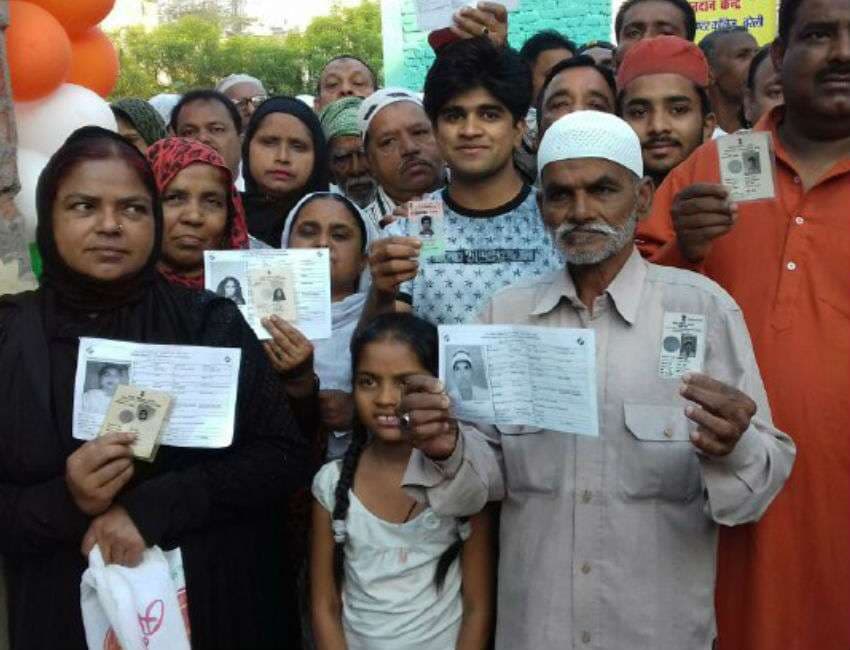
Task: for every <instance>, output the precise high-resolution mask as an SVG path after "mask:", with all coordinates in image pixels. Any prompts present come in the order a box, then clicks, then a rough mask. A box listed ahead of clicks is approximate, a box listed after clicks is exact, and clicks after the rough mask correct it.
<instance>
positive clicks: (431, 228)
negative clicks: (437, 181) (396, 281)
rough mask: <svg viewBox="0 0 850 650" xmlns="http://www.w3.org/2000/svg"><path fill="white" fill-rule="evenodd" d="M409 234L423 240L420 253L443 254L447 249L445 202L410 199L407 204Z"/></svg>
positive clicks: (424, 255) (427, 254)
mask: <svg viewBox="0 0 850 650" xmlns="http://www.w3.org/2000/svg"><path fill="white" fill-rule="evenodd" d="M407 234H408V236H410V237H417V238H418V239H419V241H420V242H422V248H421V250H420V255H422V256H423V257H429V256H432V255H442V254H443V253H445V251H446V231H445V214H444V213H443V202H442V201H434V200H430V199H427V200H422V201H410V202H409V203H408V204H407Z"/></svg>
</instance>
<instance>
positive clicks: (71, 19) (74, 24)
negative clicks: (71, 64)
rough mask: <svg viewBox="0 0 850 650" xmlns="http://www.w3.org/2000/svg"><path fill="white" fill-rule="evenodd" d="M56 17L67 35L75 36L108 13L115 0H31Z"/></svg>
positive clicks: (95, 23)
mask: <svg viewBox="0 0 850 650" xmlns="http://www.w3.org/2000/svg"><path fill="white" fill-rule="evenodd" d="M31 1H32V3H33V4H37V5H38V6H39V7H41V8H43V9H47V11H49V12H50V13H51V14H53V15H54V16H55V17H56V20H58V21H59V22H60V23H61V24H62V27H64V28H65V31H66V32H68V36H70V37H71V38H75V37H77V36H80V35H81V34H82V33H83V32H85V31H87V30H88V29H91V28H92V27H94V26H95V25H97V24H98V23H99V22H100V21H101V20H103V19H104V18H106V17H107V16H108V15H109V12H110V11H112V7H114V6H115V0H31Z"/></svg>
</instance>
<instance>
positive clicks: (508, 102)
mask: <svg viewBox="0 0 850 650" xmlns="http://www.w3.org/2000/svg"><path fill="white" fill-rule="evenodd" d="M474 88H483V89H484V90H486V91H487V92H489V93H490V94H491V95H493V96H494V97H495V98H496V99H497V100H498V101H499V102H500V103H502V104H504V106H505V107H506V108H507V109H508V110H509V111H510V113H511V115H512V116H513V118H514V122H519V121H520V120H522V119H524V118H525V116H526V113H528V107H529V106H530V105H531V92H532V85H531V68H529V66H528V63H526V62H525V61H524V60H523V58H522V57H521V56H520V55H519V54H517V52H516V50H513V49H511V48H509V47H496V46H495V45H493V43H492V42H491V41H490V39H489V38H486V37H484V36H478V37H476V38H470V39H464V40H460V41H457V42H455V43H451V44H449V45H446V46H445V47H443V48H441V49H440V53H439V55H438V56H437V59H436V60H435V61H434V64H433V65H432V66H431V68H430V69H429V70H428V74H427V75H426V77H425V101H424V105H425V112H426V113H427V114H428V117H429V118H430V119H431V121H432V122H433V123H435V124H436V122H437V116H438V115H439V113H440V110H441V109H442V108H443V106H445V105H446V104H447V103H449V102H450V101H451V100H452V99H454V98H455V97H457V96H458V95H460V94H462V93H465V92H467V91H469V90H473V89H474Z"/></svg>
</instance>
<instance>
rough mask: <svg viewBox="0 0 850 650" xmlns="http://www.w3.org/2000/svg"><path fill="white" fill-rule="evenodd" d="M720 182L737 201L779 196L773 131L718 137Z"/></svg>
mask: <svg viewBox="0 0 850 650" xmlns="http://www.w3.org/2000/svg"><path fill="white" fill-rule="evenodd" d="M716 142H717V153H718V155H719V157H720V182H721V183H722V184H723V185H725V186H726V188H727V189H728V190H729V198H730V199H731V200H732V201H734V202H736V203H744V202H746V201H764V200H768V199H773V198H775V197H776V182H775V180H774V159H773V148H772V146H771V139H770V133H768V132H767V131H746V132H744V133H733V134H731V135H724V136H723V137H721V138H717V140H716Z"/></svg>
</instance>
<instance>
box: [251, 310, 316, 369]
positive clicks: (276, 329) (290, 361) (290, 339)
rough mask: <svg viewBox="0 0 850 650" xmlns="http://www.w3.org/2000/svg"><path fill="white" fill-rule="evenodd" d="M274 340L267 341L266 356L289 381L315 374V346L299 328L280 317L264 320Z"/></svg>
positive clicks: (265, 346) (264, 325)
mask: <svg viewBox="0 0 850 650" xmlns="http://www.w3.org/2000/svg"><path fill="white" fill-rule="evenodd" d="M261 322H262V324H263V327H265V328H266V331H268V333H269V334H271V337H272V340H271V341H265V342H264V343H263V347H264V348H265V350H266V356H268V358H269V361H270V362H271V364H272V366H273V367H274V369H275V370H277V371H278V372H279V373H281V374H282V375H287V379H298V378H301V377H302V376H304V375H307V374H310V375H312V374H313V344H312V343H310V340H309V339H308V338H307V337H306V336H304V335H303V334H302V333H301V332H300V331H298V329H297V328H295V327H293V326H292V325H290V324H289V323H287V322H286V321H285V320H283V319H282V318H280V317H279V316H272V317H271V318H264V319H262V321H261Z"/></svg>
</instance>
